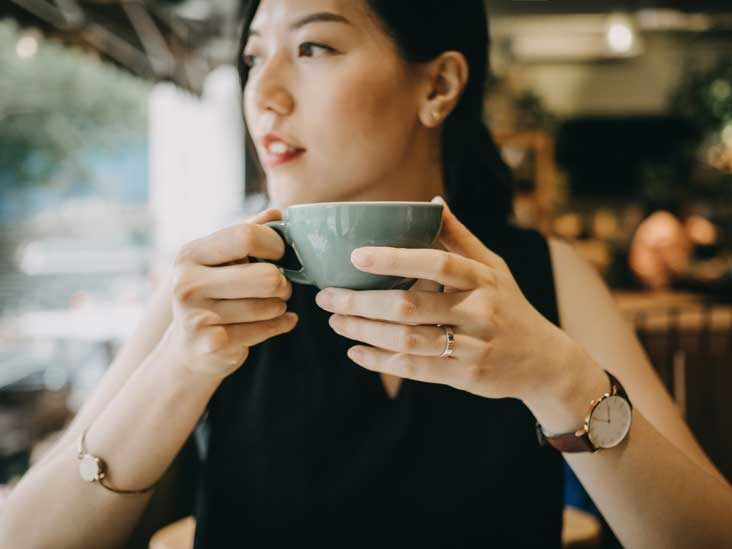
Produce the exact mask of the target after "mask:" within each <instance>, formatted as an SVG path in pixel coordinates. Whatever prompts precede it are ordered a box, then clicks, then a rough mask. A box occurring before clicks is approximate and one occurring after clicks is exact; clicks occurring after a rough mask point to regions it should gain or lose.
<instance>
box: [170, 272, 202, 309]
mask: <svg viewBox="0 0 732 549" xmlns="http://www.w3.org/2000/svg"><path fill="white" fill-rule="evenodd" d="M197 291H198V283H197V282H196V281H195V279H194V277H193V276H192V274H191V273H190V271H189V270H187V269H180V270H178V271H177V272H176V273H175V275H174V280H173V296H174V297H175V299H176V301H178V302H179V303H182V304H186V303H188V302H190V301H191V299H192V298H193V297H195V295H196V293H197Z"/></svg>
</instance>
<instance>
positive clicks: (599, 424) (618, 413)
mask: <svg viewBox="0 0 732 549" xmlns="http://www.w3.org/2000/svg"><path fill="white" fill-rule="evenodd" d="M630 419H631V409H630V405H629V404H628V401H627V400H625V399H624V398H622V397H619V396H610V397H607V398H604V399H602V400H601V401H600V403H599V404H598V405H597V406H595V409H594V410H593V412H592V416H591V417H590V428H589V433H588V434H589V437H590V440H591V441H592V443H593V444H594V445H595V446H597V447H598V448H612V447H614V446H617V445H618V444H620V443H621V442H622V440H623V439H624V438H625V435H627V434H628V431H629V430H630Z"/></svg>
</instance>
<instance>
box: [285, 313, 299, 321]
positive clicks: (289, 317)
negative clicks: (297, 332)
mask: <svg viewBox="0 0 732 549" xmlns="http://www.w3.org/2000/svg"><path fill="white" fill-rule="evenodd" d="M286 316H287V320H288V321H289V322H290V324H296V323H297V321H298V318H299V317H298V316H297V313H287V315H286Z"/></svg>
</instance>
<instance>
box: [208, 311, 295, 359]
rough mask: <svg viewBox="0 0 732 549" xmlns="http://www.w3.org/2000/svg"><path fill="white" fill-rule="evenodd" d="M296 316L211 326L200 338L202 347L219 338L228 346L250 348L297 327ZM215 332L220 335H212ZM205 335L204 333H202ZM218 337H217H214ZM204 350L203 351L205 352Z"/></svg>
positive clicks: (290, 315) (288, 315) (286, 315)
mask: <svg viewBox="0 0 732 549" xmlns="http://www.w3.org/2000/svg"><path fill="white" fill-rule="evenodd" d="M297 321H298V319H297V315H296V314H295V313H291V312H290V313H286V314H284V315H282V316H280V317H278V318H273V319H270V320H262V321H259V322H246V323H242V324H228V325H226V326H211V327H210V328H208V329H207V331H208V332H209V333H207V334H206V337H202V338H200V341H201V344H202V345H203V346H207V345H210V343H208V342H210V341H214V340H216V339H218V338H219V337H222V338H225V339H226V341H228V344H229V345H244V346H246V347H251V346H252V345H257V344H259V343H262V342H263V341H266V340H268V339H270V338H272V337H274V336H277V335H280V334H283V333H286V332H289V331H290V330H292V329H293V328H294V327H295V326H296V325H297ZM215 332H220V334H216V335H213V334H214V333H215ZM204 333H205V332H204ZM217 335H218V337H216V336H217ZM205 350H206V349H204V351H205Z"/></svg>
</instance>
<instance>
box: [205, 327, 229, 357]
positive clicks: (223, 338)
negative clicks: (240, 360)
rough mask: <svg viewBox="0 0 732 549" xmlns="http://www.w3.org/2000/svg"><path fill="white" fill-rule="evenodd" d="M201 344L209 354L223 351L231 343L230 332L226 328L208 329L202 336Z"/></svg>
mask: <svg viewBox="0 0 732 549" xmlns="http://www.w3.org/2000/svg"><path fill="white" fill-rule="evenodd" d="M200 341H201V345H202V346H203V348H204V349H205V350H206V352H207V353H208V354H213V353H217V352H219V351H221V350H222V349H224V348H225V347H226V345H227V344H228V343H229V334H228V332H227V331H226V329H225V328H223V327H220V329H216V330H207V331H206V332H205V333H203V334H201V336H200Z"/></svg>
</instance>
